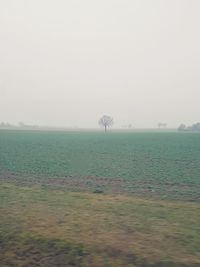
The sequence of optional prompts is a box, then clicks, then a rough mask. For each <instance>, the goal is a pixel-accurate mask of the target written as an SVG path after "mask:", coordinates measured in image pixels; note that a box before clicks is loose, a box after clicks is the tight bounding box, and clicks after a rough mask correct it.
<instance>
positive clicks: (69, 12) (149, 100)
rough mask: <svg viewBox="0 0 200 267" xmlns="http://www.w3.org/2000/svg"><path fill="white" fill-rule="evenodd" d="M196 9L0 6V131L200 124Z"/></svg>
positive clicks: (174, 3)
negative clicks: (106, 118) (109, 122)
mask: <svg viewBox="0 0 200 267" xmlns="http://www.w3.org/2000/svg"><path fill="white" fill-rule="evenodd" d="M199 10H200V1H199V0H101V1H99V0H84V1H83V0H67V1H66V0H28V1H27V0H1V1H0V122H1V121H4V122H6V121H7V122H10V123H14V124H17V123H18V122H19V121H23V122H24V123H26V124H34V125H35V124H37V125H49V126H64V127H81V128H88V127H89V128H94V127H98V120H99V118H100V117H101V116H102V115H104V114H107V115H110V116H112V117H113V118H114V122H115V124H114V125H115V127H122V126H123V127H124V126H126V125H128V124H132V125H133V126H134V127H136V128H152V127H157V124H158V122H164V123H167V124H168V127H172V128H173V127H177V126H178V125H179V124H180V123H185V124H192V123H195V122H197V121H200V104H199V101H200V30H199V28H200V16H199Z"/></svg>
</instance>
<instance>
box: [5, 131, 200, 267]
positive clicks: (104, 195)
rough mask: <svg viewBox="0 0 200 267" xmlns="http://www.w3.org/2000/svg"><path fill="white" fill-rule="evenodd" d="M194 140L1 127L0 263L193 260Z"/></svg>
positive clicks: (186, 263) (197, 231)
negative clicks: (17, 130)
mask: <svg viewBox="0 0 200 267" xmlns="http://www.w3.org/2000/svg"><path fill="white" fill-rule="evenodd" d="M199 140H200V139H199V135H198V134H186V135H185V134H178V133H168V134H167V133H140V134H133V133H126V134H125V133H123V134H122V133H120V134H119V133H115V134H114V133H108V134H107V135H105V134H103V133H102V134H99V133H73V134H72V133H63V132H62V133H59V132H56V133H54V132H24V131H22V132H21V131H19V132H15V131H1V132H0V200H1V201H0V262H1V266H2V267H11V266H13V267H14V266H17V267H25V266H26V267H27V266H33V267H35V266H38V267H47V266H59V267H62V266H63V267H65V266H83V267H85V266H93V267H102V266H110V267H120V266H128V267H131V266H132V267H198V266H200V260H199V259H200V253H199V247H200V238H199V235H200V212H199V208H200V203H199V184H200V183H199V173H200V172H199V171H200V170H199V168H200V162H199V159H200V141H199Z"/></svg>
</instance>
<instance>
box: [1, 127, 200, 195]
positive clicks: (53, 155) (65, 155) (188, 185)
mask: <svg viewBox="0 0 200 267" xmlns="http://www.w3.org/2000/svg"><path fill="white" fill-rule="evenodd" d="M0 170H1V173H2V174H3V175H4V177H5V173H7V176H8V177H7V178H9V177H11V178H12V175H14V176H16V175H18V176H20V177H22V176H23V177H24V178H27V177H29V178H31V179H33V178H35V179H36V180H37V179H38V181H43V180H44V179H50V178H52V179H51V180H52V181H53V183H54V184H57V186H59V182H60V184H62V185H64V184H66V187H70V188H71V189H74V190H79V189H80V190H86V189H88V190H90V191H91V190H96V187H97V190H98V189H99V188H100V190H102V191H104V192H107V191H108V192H111V191H116V192H119V193H121V192H127V193H138V194H142V193H144V194H147V193H148V194H151V195H159V196H161V197H167V198H168V197H170V198H185V199H190V200H191V199H196V198H198V197H199V194H198V193H199V189H200V188H199V185H200V135H199V134H189V133H187V134H180V133H109V134H106V135H105V134H103V133H95V132H94V133H82V132H33V131H1V132H0ZM0 175H1V174H0ZM53 178H54V179H53ZM55 178H59V179H60V180H59V179H58V180H57V182H56V181H55ZM72 178H73V179H72ZM114 181H116V183H114ZM73 183H74V184H73ZM113 183H114V184H113Z"/></svg>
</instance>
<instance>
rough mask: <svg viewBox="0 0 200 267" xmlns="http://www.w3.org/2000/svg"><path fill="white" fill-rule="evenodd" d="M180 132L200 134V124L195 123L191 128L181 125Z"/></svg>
mask: <svg viewBox="0 0 200 267" xmlns="http://www.w3.org/2000/svg"><path fill="white" fill-rule="evenodd" d="M178 131H180V132H200V122H197V123H194V124H193V125H191V126H186V125H185V124H181V125H180V126H179V127H178Z"/></svg>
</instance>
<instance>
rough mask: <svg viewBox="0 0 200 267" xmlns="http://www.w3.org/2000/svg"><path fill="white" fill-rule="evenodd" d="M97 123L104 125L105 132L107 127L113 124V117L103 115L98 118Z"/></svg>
mask: <svg viewBox="0 0 200 267" xmlns="http://www.w3.org/2000/svg"><path fill="white" fill-rule="evenodd" d="M99 125H100V126H102V127H104V129H105V133H106V132H107V128H108V127H110V126H112V125H113V118H111V117H110V116H108V115H103V116H102V117H101V118H100V119H99Z"/></svg>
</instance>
